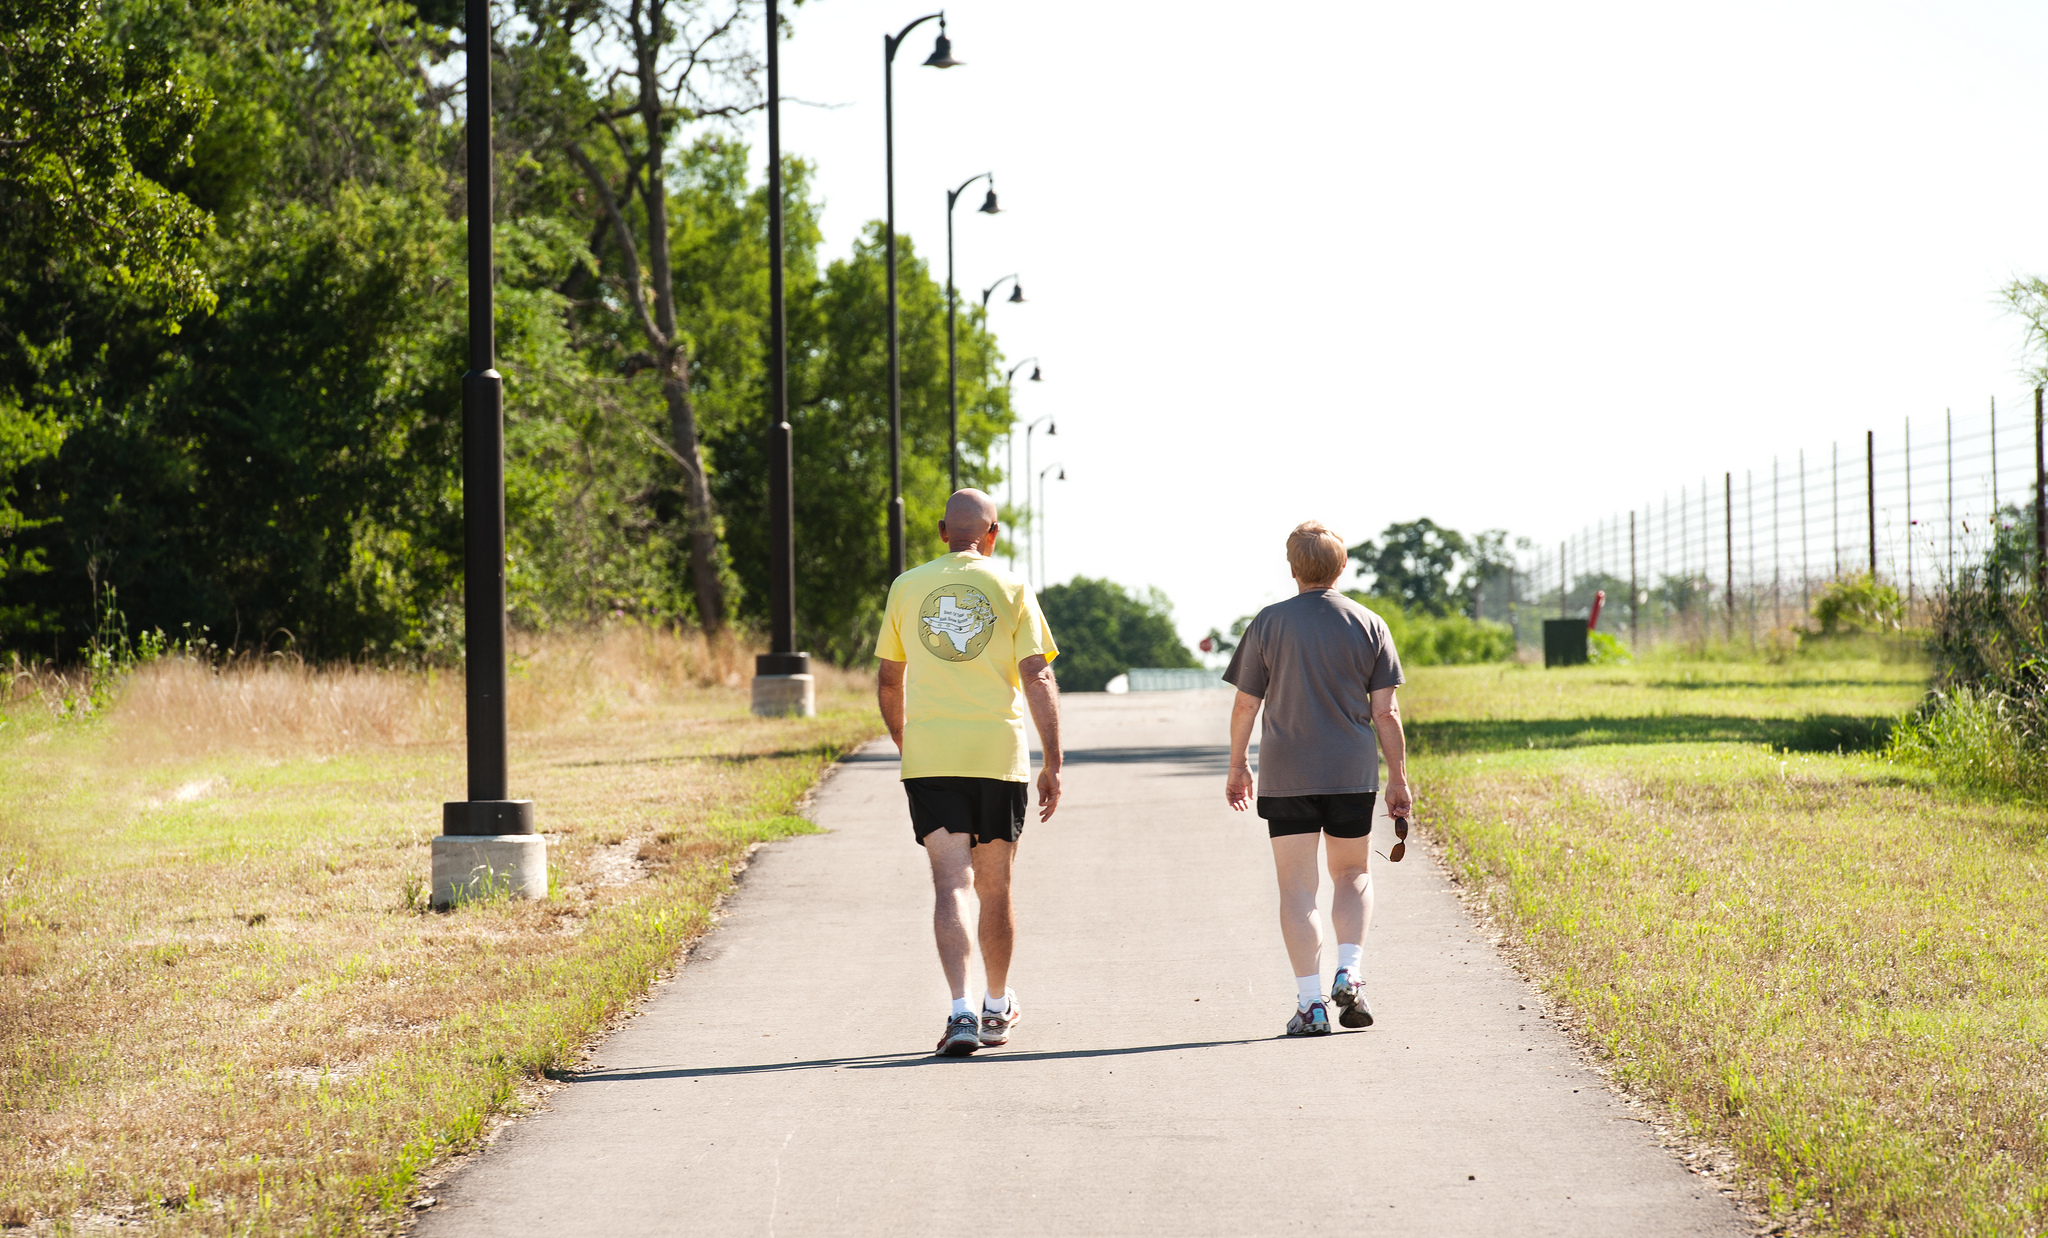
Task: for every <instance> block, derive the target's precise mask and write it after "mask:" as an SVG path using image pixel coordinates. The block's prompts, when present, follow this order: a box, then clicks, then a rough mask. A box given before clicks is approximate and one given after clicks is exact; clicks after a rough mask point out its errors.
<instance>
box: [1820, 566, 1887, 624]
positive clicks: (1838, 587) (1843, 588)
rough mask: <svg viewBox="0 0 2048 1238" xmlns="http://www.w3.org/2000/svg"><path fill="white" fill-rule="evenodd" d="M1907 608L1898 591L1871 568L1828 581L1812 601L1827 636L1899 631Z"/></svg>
mask: <svg viewBox="0 0 2048 1238" xmlns="http://www.w3.org/2000/svg"><path fill="white" fill-rule="evenodd" d="M1905 612H1906V608H1905V604H1904V603H1903V602H1901V601H1900V600H1899V591H1898V590H1897V589H1894V588H1892V587H1891V586H1890V585H1888V584H1885V583H1884V582H1883V581H1881V580H1879V579H1878V578H1877V577H1875V576H1873V575H1871V574H1870V573H1869V572H1862V573H1859V574H1857V575H1855V576H1850V577H1847V578H1845V579H1842V580H1833V581H1829V582H1828V586H1827V588H1825V589H1823V590H1821V594H1820V597H1819V598H1817V599H1815V600H1814V603H1813V617H1814V620H1815V621H1816V622H1818V623H1819V624H1820V630H1821V634H1822V635H1824V636H1835V635H1837V634H1840V633H1842V632H1868V631H1878V632H1883V631H1897V630H1898V627H1899V620H1900V619H1901V618H1902V617H1903V616H1904V615H1905Z"/></svg>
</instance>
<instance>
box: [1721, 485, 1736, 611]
mask: <svg viewBox="0 0 2048 1238" xmlns="http://www.w3.org/2000/svg"><path fill="white" fill-rule="evenodd" d="M1721 516H1722V518H1723V520H1724V521H1725V523H1726V525H1727V528H1726V530H1725V531H1726V533H1727V538H1728V577H1727V580H1728V641H1729V643H1730V644H1733V643H1734V641H1735V474H1733V473H1723V474H1721Z"/></svg>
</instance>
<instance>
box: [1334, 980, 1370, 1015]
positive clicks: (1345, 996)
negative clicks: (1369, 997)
mask: <svg viewBox="0 0 2048 1238" xmlns="http://www.w3.org/2000/svg"><path fill="white" fill-rule="evenodd" d="M1330 1000H1331V1001H1332V1002H1335V1003H1336V1005H1337V1008H1338V1009H1339V1010H1342V1011H1343V1012H1344V1013H1343V1014H1340V1015H1338V1016H1337V1022H1339V1023H1341V1024H1343V1025H1344V1026H1345V1027H1371V1026H1372V1007H1371V1006H1368V1005H1366V1004H1365V991H1364V990H1363V989H1362V988H1360V987H1359V984H1358V977H1356V976H1354V975H1352V974H1351V972H1350V970H1349V969H1348V968H1347V969H1346V970H1344V971H1340V972H1338V973H1337V978H1336V979H1335V980H1333V981H1331V982H1330Z"/></svg>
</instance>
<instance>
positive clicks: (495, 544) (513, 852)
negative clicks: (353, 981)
mask: <svg viewBox="0 0 2048 1238" xmlns="http://www.w3.org/2000/svg"><path fill="white" fill-rule="evenodd" d="M464 21H465V25H466V29H465V31H464V37H465V41H466V43H467V53H468V55H467V74H468V76H467V80H466V82H465V84H464V90H465V93H466V96H467V97H466V107H467V112H468V116H467V129H468V135H467V136H468V152H467V162H468V167H467V172H466V175H467V181H468V198H469V372H468V373H466V374H464V375H463V376H462V591H463V599H462V621H463V646H462V657H463V681H464V729H465V731H466V738H467V744H468V758H469V760H468V765H469V771H468V772H469V779H468V782H469V786H468V798H467V799H462V800H454V801H451V802H448V803H444V804H443V805H442V806H441V837H440V838H437V839H435V840H434V845H433V847H432V855H433V866H434V874H433V875H434V881H433V887H434V888H433V900H434V902H436V903H438V904H441V905H444V906H445V905H447V904H449V903H452V902H455V901H457V900H458V899H460V898H463V897H467V896H474V895H475V894H476V893H478V892H479V890H478V887H479V885H480V884H481V885H483V886H498V887H503V888H508V889H509V890H510V891H511V892H512V893H515V894H518V895H521V896H524V897H533V898H539V897H545V895H546V894H547V858H546V857H547V850H546V848H547V843H546V841H545V840H544V839H542V838H540V837H538V836H536V835H535V834H534V830H533V801H532V800H515V799H508V798H506V784H507V772H506V766H507V764H508V755H507V741H506V731H507V717H506V708H505V694H506V681H505V388H504V381H503V379H502V378H501V376H500V375H499V374H498V370H497V339H496V335H495V332H494V324H493V320H492V316H493V312H494V309H495V306H494V303H493V295H492V292H493V289H492V275H493V268H492V248H491V204H492V203H491V200H492V196H493V194H492V189H493V186H492V175H491V5H490V0H468V3H467V5H466V7H465V10H464ZM536 865H537V867H536ZM536 883H537V886H536Z"/></svg>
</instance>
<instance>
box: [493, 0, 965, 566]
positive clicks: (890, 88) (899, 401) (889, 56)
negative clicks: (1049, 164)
mask: <svg viewBox="0 0 2048 1238" xmlns="http://www.w3.org/2000/svg"><path fill="white" fill-rule="evenodd" d="M476 2H477V0H470V3H471V4H475V3H476ZM935 17H936V18H938V20H939V39H938V42H936V43H934V44H932V54H931V55H929V56H927V57H925V61H924V62H925V64H926V65H928V66H930V67H931V68H934V69H950V68H952V67H954V66H955V65H957V64H959V63H960V62H959V61H957V60H955V59H953V41H952V40H951V39H949V38H947V37H946V11H945V10H944V9H940V10H939V11H938V12H936V13H927V14H925V15H924V16H923V17H920V18H918V19H917V20H916V21H914V22H912V23H910V24H909V25H908V26H905V27H904V28H903V29H901V30H899V31H897V32H896V33H895V35H894V36H891V35H887V34H885V35H883V36H882V151H883V154H882V162H883V165H884V171H885V176H886V179H887V181H888V187H889V195H888V196H889V211H888V223H887V224H886V225H885V229H886V230H885V232H884V236H885V237H886V238H887V246H886V248H887V253H886V255H885V261H887V262H888V264H889V271H888V282H889V578H890V579H891V580H894V579H895V578H896V577H898V576H901V575H902V574H903V349H902V340H901V336H900V334H899V332H898V330H897V325H896V49H897V48H899V47H901V46H902V45H903V40H904V39H906V38H908V37H909V35H910V32H911V31H913V30H915V29H917V28H918V27H919V26H922V25H924V24H925V23H926V22H928V21H930V20H932V19H933V18H935Z"/></svg>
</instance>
